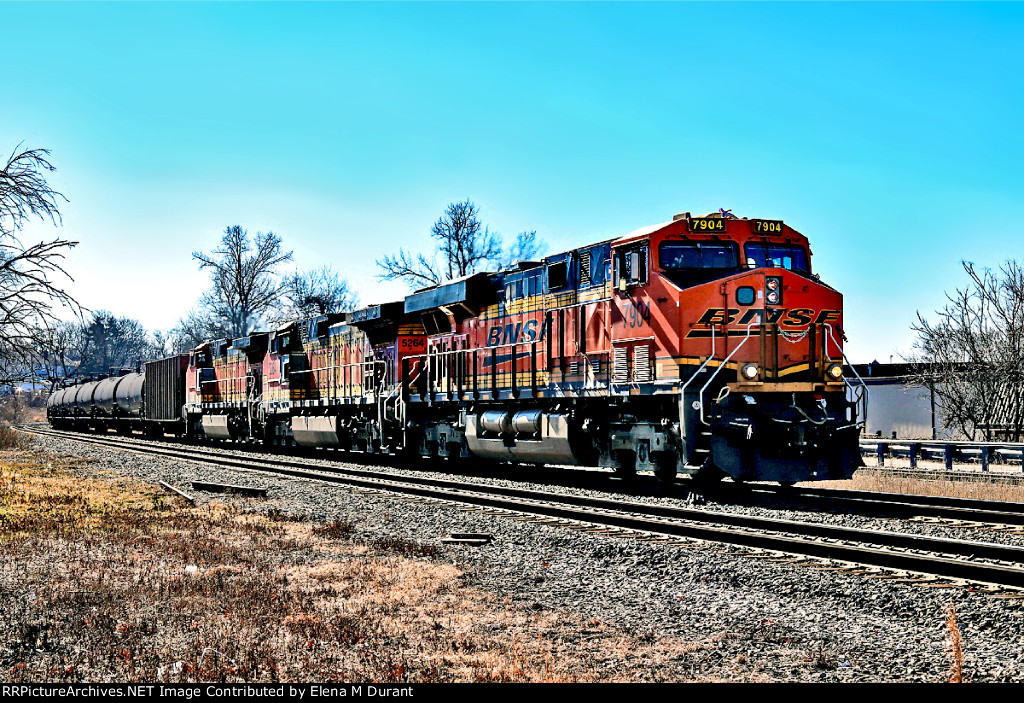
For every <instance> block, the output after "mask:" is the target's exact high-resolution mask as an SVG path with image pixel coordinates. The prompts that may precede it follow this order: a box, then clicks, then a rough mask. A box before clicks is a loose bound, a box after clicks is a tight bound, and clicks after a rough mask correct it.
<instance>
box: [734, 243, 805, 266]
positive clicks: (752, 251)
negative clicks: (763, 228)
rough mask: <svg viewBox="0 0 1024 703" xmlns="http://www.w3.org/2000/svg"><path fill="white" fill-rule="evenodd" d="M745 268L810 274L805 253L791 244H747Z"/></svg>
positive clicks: (802, 249)
mask: <svg viewBox="0 0 1024 703" xmlns="http://www.w3.org/2000/svg"><path fill="white" fill-rule="evenodd" d="M745 249H746V253H747V268H752V269H761V268H779V269H789V270H790V271H800V272H802V273H810V272H811V265H810V263H809V262H808V261H807V251H806V250H805V249H804V248H803V247H798V246H793V245H792V244H748V245H747V246H746V247H745Z"/></svg>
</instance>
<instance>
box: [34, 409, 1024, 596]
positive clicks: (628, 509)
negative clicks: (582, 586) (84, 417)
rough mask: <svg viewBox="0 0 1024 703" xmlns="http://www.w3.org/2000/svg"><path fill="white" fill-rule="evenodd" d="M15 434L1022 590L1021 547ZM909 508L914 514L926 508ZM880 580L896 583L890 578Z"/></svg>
mask: <svg viewBox="0 0 1024 703" xmlns="http://www.w3.org/2000/svg"><path fill="white" fill-rule="evenodd" d="M22 431H25V432H30V433H35V434H40V435H44V436H51V437H59V438H62V439H71V440H75V441H78V442H82V443H86V444H93V445H98V446H105V447H110V448H115V449H120V450H126V451H133V452H138V453H142V454H148V455H157V456H162V457H166V458H171V459H178V460H185V461H192V462H197V463H200V464H207V465H215V466H220V467H224V468H231V469H240V470H248V471H258V472H262V473H272V474H277V475H284V476H290V477H296V478H303V479H309V480H314V481H320V482H326V483H332V484H340V485H348V486H353V487H356V488H359V489H363V490H370V491H377V492H383V493H388V494H397V495H402V496H413V497H417V498H422V499H428V500H434V501H442V502H448V503H455V504H458V505H459V506H468V507H471V508H477V509H486V510H488V511H497V512H499V513H500V514H508V515H510V516H528V517H533V518H536V519H539V520H541V521H552V524H559V523H561V522H565V523H570V524H573V525H575V526H576V527H577V528H580V527H581V526H582V528H584V529H586V528H593V529H595V530H607V529H609V528H610V529H612V530H625V531H629V532H631V533H636V534H640V535H643V536H646V537H649V538H652V539H668V540H673V539H680V538H683V539H696V540H702V541H707V542H716V543H721V544H728V545H738V546H742V547H748V548H754V549H762V550H769V551H773V552H782V553H785V554H790V555H795V556H798V557H813V558H819V559H832V560H839V561H844V562H850V563H853V564H860V565H866V566H871V567H880V568H884V569H891V570H896V571H905V572H913V573H916V574H927V575H931V576H938V577H942V578H950V579H958V580H963V581H967V582H972V583H982V584H992V585H995V586H1009V587H1014V588H1024V548H1022V547H1015V546H1009V545H1000V544H993V543H988V542H975V541H966V540H955V539H943V538H936V537H928V536H922V535H911V534H904V533H898V532H885V531H877V530H864V529H858V528H848V527H838V526H834V525H826V524H821V523H806V522H798V521H793V520H782V519H778V518H765V517H753V516H747V515H739V514H735V513H722V512H710V511H703V510H697V509H692V508H685V507H677V506H666V505H647V504H637V503H635V502H631V501H626V500H615V499H611V498H599V497H591V496H578V495H563V494H551V493H545V492H542V491H536V490H532V489H527V488H509V487H497V486H485V485H481V484H479V483H471V482H461V481H454V480H446V479H437V478H429V477H419V476H408V475H401V476H399V475H396V474H394V473H390V472H387V471H380V470H374V469H355V468H351V467H343V466H324V467H322V468H316V469H314V468H311V466H310V465H309V464H308V463H305V462H302V461H299V460H294V459H292V460H288V459H280V458H266V459H264V458H259V459H253V458H252V457H246V456H240V455H237V454H232V453H229V452H215V451H210V450H205V449H197V448H195V447H191V446H189V447H178V446H172V445H162V446H161V445H153V444H139V443H136V442H133V441H131V440H125V439H123V438H115V437H110V436H107V437H103V436H96V435H81V434H76V433H64V432H57V431H54V430H49V429H39V428H23V429H22ZM916 507H917V508H918V509H920V508H923V507H927V506H916ZM1017 514H1020V513H1019V512H1018V513H1017ZM876 575H877V574H876ZM888 577H890V578H898V577H899V575H898V574H895V575H889V576H888ZM910 580H914V579H912V578H911V579H910Z"/></svg>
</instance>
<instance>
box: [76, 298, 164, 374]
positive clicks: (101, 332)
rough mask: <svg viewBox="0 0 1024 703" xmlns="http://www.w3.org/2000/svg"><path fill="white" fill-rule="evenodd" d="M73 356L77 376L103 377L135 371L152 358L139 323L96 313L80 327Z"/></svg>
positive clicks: (125, 318) (150, 346) (150, 347)
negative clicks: (76, 361) (93, 375)
mask: <svg viewBox="0 0 1024 703" xmlns="http://www.w3.org/2000/svg"><path fill="white" fill-rule="evenodd" d="M76 352H77V354H78V359H79V363H78V374H79V375H85V374H91V373H98V374H106V373H109V372H111V371H113V370H116V369H124V368H132V369H134V368H138V367H139V366H140V365H141V364H142V362H144V361H148V360H149V359H150V358H151V356H152V354H153V345H152V343H151V342H150V340H149V335H148V334H147V333H146V328H145V327H143V326H142V323H141V322H139V321H138V320H133V319H131V318H128V317H116V316H115V315H113V314H112V313H110V312H107V311H106V310H99V311H97V312H94V313H93V314H92V316H91V318H90V319H89V320H88V321H87V322H86V323H85V324H84V325H82V327H81V332H80V335H79V342H78V348H77V350H76Z"/></svg>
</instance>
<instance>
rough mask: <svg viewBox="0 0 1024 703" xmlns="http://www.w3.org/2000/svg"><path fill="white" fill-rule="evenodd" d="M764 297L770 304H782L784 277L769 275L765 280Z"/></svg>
mask: <svg viewBox="0 0 1024 703" xmlns="http://www.w3.org/2000/svg"><path fill="white" fill-rule="evenodd" d="M764 287H765V295H764V299H765V302H767V303H768V304H769V305H781V304H782V279H781V278H779V277H778V276H769V277H768V278H766V279H765V281H764Z"/></svg>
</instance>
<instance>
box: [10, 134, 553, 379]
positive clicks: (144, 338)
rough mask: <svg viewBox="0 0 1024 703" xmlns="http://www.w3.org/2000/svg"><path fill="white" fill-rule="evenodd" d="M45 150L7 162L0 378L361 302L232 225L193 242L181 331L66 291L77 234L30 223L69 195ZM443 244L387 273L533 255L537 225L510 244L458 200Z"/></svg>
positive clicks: (101, 363)
mask: <svg viewBox="0 0 1024 703" xmlns="http://www.w3.org/2000/svg"><path fill="white" fill-rule="evenodd" d="M49 157H50V152H49V150H46V149H22V148H21V145H19V147H18V148H16V149H15V150H14V151H13V152H12V153H11V156H10V157H9V158H8V159H7V162H6V164H5V166H4V167H3V169H2V170H0V389H2V388H5V387H6V388H11V387H13V386H14V385H16V384H18V383H22V382H27V381H33V382H45V383H47V384H49V385H50V386H51V387H56V386H57V385H59V384H60V383H62V382H64V381H65V380H67V379H69V378H74V377H84V376H88V375H90V374H103V373H109V372H111V371H112V370H116V369H137V368H139V367H140V366H141V364H142V363H143V362H145V361H147V360H151V359H156V358H161V357H164V356H168V355H171V354H175V353H181V352H184V351H188V350H190V349H193V348H195V347H196V346H198V345H200V344H202V343H203V342H205V341H208V340H211V339H221V338H236V337H241V336H244V335H246V334H248V333H249V332H251V331H255V330H257V329H267V328H270V327H273V326H276V325H278V324H280V323H283V322H285V321H289V320H295V319H302V318H307V317H313V316H317V315H324V314H327V313H329V312H339V311H346V310H352V309H354V308H355V307H357V306H358V305H359V302H360V301H359V296H358V295H357V294H356V293H355V291H354V290H353V289H352V286H351V285H350V284H349V282H348V280H347V279H345V278H344V277H342V276H341V275H340V274H339V273H338V272H337V271H336V270H335V269H334V268H333V267H332V266H330V265H326V264H325V265H321V266H318V267H315V268H313V269H310V270H297V269H296V270H293V271H291V272H284V273H282V269H283V268H284V267H285V266H286V265H287V264H289V263H290V262H291V261H292V259H293V252H292V251H286V250H285V248H284V244H283V241H282V238H281V237H280V236H279V235H277V234H275V233H273V232H259V231H258V232H256V233H255V234H254V235H250V234H249V232H248V230H246V229H245V228H243V227H242V226H241V225H231V226H229V227H226V228H225V230H224V233H223V235H222V237H221V240H220V242H219V244H218V246H217V247H216V248H214V249H212V250H211V251H208V252H203V251H195V252H192V258H193V260H194V261H195V262H196V263H197V265H198V267H199V268H200V270H204V271H208V272H209V274H210V285H209V287H208V288H207V289H206V290H205V291H203V292H202V293H201V295H200V296H199V299H198V301H197V303H196V305H195V306H194V307H193V308H192V309H191V310H189V311H188V312H187V313H186V314H184V315H183V316H182V317H181V318H180V319H179V321H178V323H177V324H176V325H175V326H174V327H173V328H172V329H170V330H167V331H161V330H153V331H148V330H147V329H146V328H145V326H144V325H143V323H142V322H140V321H139V320H135V319H131V318H127V317H119V316H117V315H116V314H115V313H113V312H111V311H107V310H95V311H93V310H87V309H85V308H83V307H82V306H81V305H79V304H78V302H77V301H76V300H75V299H74V298H73V297H72V296H71V295H70V294H69V293H68V292H67V290H66V286H67V284H68V283H69V282H71V281H73V278H72V276H71V275H70V274H69V272H68V271H67V270H66V268H65V260H66V257H67V255H68V253H69V251H70V250H71V249H73V248H74V247H75V246H76V245H77V244H78V242H75V241H70V240H65V239H61V238H60V237H58V238H56V239H53V240H51V241H44V242H40V243H38V244H25V243H23V242H22V239H21V238H20V233H21V232H22V231H23V228H24V226H25V224H26V223H27V221H29V220H30V219H32V218H40V219H43V220H48V221H50V222H51V223H52V224H53V225H54V226H59V225H60V224H61V216H60V211H59V205H60V203H62V202H67V198H65V197H64V195H63V194H62V193H60V192H58V191H56V190H54V189H52V188H51V187H50V185H49V183H48V182H47V175H48V174H49V173H52V172H53V171H55V168H54V166H53V164H52V163H51V162H50V160H49ZM430 236H431V238H432V241H433V244H434V250H433V251H432V252H425V253H424V252H421V253H410V252H406V251H404V250H400V251H399V252H398V253H397V254H394V255H385V256H384V257H383V258H381V259H379V260H378V261H377V264H378V266H379V267H380V273H379V276H378V277H379V278H380V279H382V280H400V281H404V282H405V283H406V284H407V285H408V286H409V287H410V288H419V287H423V286H431V285H437V284H439V283H442V282H444V281H446V280H452V279H456V278H460V277H462V276H465V275H468V274H471V273H476V272H478V271H482V270H498V269H501V268H505V267H509V266H511V265H513V264H514V263H515V262H517V261H522V260H526V259H529V258H532V257H534V256H535V255H536V254H537V253H538V251H539V250H540V248H541V247H542V246H543V244H542V243H541V242H540V241H539V240H538V239H537V233H536V232H535V231H530V232H521V233H519V234H518V235H517V236H516V238H515V241H514V242H513V243H512V244H511V245H509V246H505V244H504V242H503V240H502V238H501V236H500V235H499V234H498V233H496V232H494V231H492V230H490V229H489V228H488V227H486V226H485V225H484V224H483V223H481V221H480V219H479V208H478V206H477V205H476V204H474V203H473V202H472V201H471V200H469V199H466V200H464V201H460V202H453V203H450V204H449V205H448V206H447V208H446V209H445V210H444V212H443V214H442V215H441V217H439V218H438V220H437V221H436V222H435V223H434V224H433V226H432V227H431V229H430Z"/></svg>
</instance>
